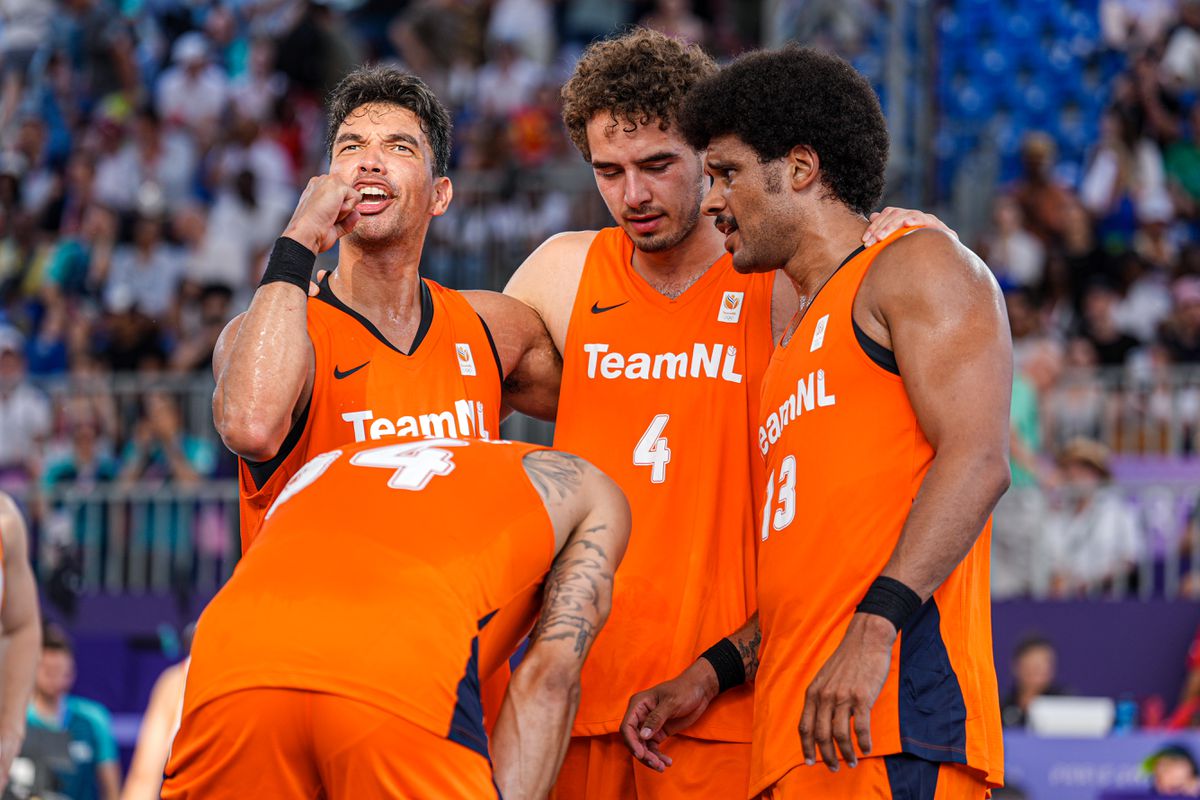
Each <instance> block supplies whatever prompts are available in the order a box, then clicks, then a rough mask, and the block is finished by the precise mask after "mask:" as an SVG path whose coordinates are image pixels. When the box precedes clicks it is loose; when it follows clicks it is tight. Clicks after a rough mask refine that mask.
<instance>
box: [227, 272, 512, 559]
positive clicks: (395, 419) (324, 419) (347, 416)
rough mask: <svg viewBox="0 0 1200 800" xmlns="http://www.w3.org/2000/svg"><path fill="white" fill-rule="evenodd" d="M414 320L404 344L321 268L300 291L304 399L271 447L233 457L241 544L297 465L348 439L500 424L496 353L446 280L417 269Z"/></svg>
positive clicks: (459, 434) (475, 432)
mask: <svg viewBox="0 0 1200 800" xmlns="http://www.w3.org/2000/svg"><path fill="white" fill-rule="evenodd" d="M422 285H423V288H422V297H421V301H422V302H421V320H422V324H421V330H423V331H424V336H423V337H422V336H421V334H420V333H418V339H417V340H416V347H415V348H414V350H413V352H412V353H411V354H405V353H402V352H401V351H399V350H397V349H396V348H395V347H393V346H392V345H391V343H389V342H388V341H387V340H386V339H385V338H384V337H383V334H381V333H380V332H379V330H378V329H377V328H376V327H375V326H374V325H372V324H371V322H370V321H369V320H367V319H366V318H365V317H363V316H362V315H361V314H359V313H357V312H356V311H354V310H353V309H351V308H349V307H348V306H346V305H345V304H344V303H342V302H341V300H339V299H338V298H337V297H336V296H335V295H334V294H333V292H332V291H331V290H330V288H329V278H328V276H326V278H325V280H324V281H322V283H321V287H320V288H321V291H320V294H318V295H317V296H316V297H314V298H309V301H308V336H309V339H311V340H312V344H313V353H314V357H315V360H316V367H315V369H316V372H315V377H314V379H313V387H312V399H311V401H310V402H309V406H308V408H307V409H305V410H304V413H303V414H302V415H301V417H300V418H299V419H298V420H297V421H296V424H295V425H294V426H293V428H292V430H291V432H290V433H289V434H288V437H287V440H286V441H285V442H284V444H283V446H282V448H281V449H280V452H279V455H277V456H276V457H275V458H274V459H272V460H271V461H269V462H266V463H264V464H250V463H248V462H246V461H245V460H244V459H239V461H238V484H239V489H240V493H241V517H242V552H243V553H244V552H245V551H246V549H247V548H248V547H249V546H250V543H251V542H252V541H253V540H254V537H255V535H256V534H257V533H258V528H259V526H260V525H261V524H262V517H263V514H265V513H266V510H267V508H269V507H270V505H271V503H272V502H273V501H274V500H275V498H276V497H277V496H278V494H279V492H280V490H281V489H282V488H283V486H284V484H286V483H287V481H288V479H289V478H291V476H292V475H293V474H294V473H295V471H296V470H297V469H299V467H300V466H301V465H302V464H304V463H305V462H307V461H308V460H309V459H310V458H312V457H313V456H315V455H317V454H318V453H323V452H325V451H327V450H331V449H333V448H335V447H340V446H341V445H344V444H347V443H349V442H365V441H377V440H385V439H392V438H393V437H418V436H445V437H449V438H468V437H474V438H481V439H488V438H492V437H495V436H497V435H498V434H499V431H500V382H501V380H502V375H501V370H500V359H499V356H497V354H496V349H495V346H494V344H493V343H492V337H491V333H490V332H489V331H488V330H487V327H486V326H485V325H484V323H483V320H482V319H481V318H480V316H479V315H478V314H477V313H476V312H475V309H473V308H472V307H471V305H470V303H468V302H467V301H466V299H465V298H464V297H463V296H462V295H460V294H459V293H458V292H455V291H453V290H451V289H446V288H443V287H441V286H439V285H438V284H436V283H434V282H433V281H431V280H427V279H422Z"/></svg>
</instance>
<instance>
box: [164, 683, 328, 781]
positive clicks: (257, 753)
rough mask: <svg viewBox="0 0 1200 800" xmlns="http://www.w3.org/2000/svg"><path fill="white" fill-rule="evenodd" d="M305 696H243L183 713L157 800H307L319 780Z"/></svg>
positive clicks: (250, 692)
mask: <svg viewBox="0 0 1200 800" xmlns="http://www.w3.org/2000/svg"><path fill="white" fill-rule="evenodd" d="M308 699H309V694H308V693H307V692H297V691H290V690H286V689H247V690H245V691H241V692H234V693H233V694H229V695H226V696H224V697H219V698H217V699H216V700H212V701H211V702H208V703H206V704H204V705H203V706H201V707H200V708H197V709H193V710H189V711H188V712H187V713H186V714H185V715H184V717H183V719H182V721H181V722H180V725H179V732H178V733H176V734H175V741H174V743H173V744H172V745H171V755H170V758H169V759H168V760H167V767H166V770H165V771H164V776H165V778H164V781H163V788H162V797H163V798H164V800H235V798H246V797H271V798H279V800H312V799H313V798H317V797H319V796H320V793H321V782H320V776H319V775H318V774H317V770H316V766H315V764H314V762H313V754H312V748H311V742H310V740H309V738H308V731H309V727H308Z"/></svg>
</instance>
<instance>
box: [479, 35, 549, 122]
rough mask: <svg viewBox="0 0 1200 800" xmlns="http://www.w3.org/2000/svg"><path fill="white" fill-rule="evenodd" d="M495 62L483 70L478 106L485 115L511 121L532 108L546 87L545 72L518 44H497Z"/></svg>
mask: <svg viewBox="0 0 1200 800" xmlns="http://www.w3.org/2000/svg"><path fill="white" fill-rule="evenodd" d="M490 49H491V51H492V57H491V59H490V60H489V61H488V62H487V63H486V64H484V65H483V67H482V68H481V69H480V70H479V81H478V83H477V85H476V92H477V95H476V98H475V103H476V105H477V107H478V108H480V109H481V110H482V111H483V113H485V114H490V115H493V116H497V117H501V118H507V117H508V116H510V115H511V114H513V113H515V112H516V111H517V110H519V109H520V108H522V107H524V106H526V105H529V103H530V102H531V101H532V100H533V97H534V94H535V93H536V92H537V89H538V86H540V85H541V83H542V68H541V67H540V66H539V65H538V64H537V62H535V61H533V60H532V59H530V58H528V57H527V56H525V54H523V53H522V52H521V50H520V48H519V47H517V44H516V42H512V41H505V40H496V41H494V42H493V43H492V44H491V47H490Z"/></svg>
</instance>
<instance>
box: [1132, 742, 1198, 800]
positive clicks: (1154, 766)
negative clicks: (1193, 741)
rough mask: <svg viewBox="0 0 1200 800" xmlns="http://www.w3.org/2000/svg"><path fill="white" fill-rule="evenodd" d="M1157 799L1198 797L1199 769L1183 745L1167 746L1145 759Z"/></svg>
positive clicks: (1192, 756) (1190, 753) (1194, 758)
mask: <svg viewBox="0 0 1200 800" xmlns="http://www.w3.org/2000/svg"><path fill="white" fill-rule="evenodd" d="M1144 766H1145V768H1147V769H1149V770H1150V775H1151V779H1152V780H1153V782H1154V792H1155V794H1156V795H1157V796H1159V797H1200V767H1198V766H1197V765H1196V757H1195V756H1194V755H1192V751H1191V750H1189V749H1188V748H1187V746H1186V745H1183V744H1169V745H1167V746H1165V747H1163V748H1161V749H1159V750H1158V751H1157V752H1156V753H1154V755H1152V756H1150V758H1148V759H1146V762H1145V764H1144Z"/></svg>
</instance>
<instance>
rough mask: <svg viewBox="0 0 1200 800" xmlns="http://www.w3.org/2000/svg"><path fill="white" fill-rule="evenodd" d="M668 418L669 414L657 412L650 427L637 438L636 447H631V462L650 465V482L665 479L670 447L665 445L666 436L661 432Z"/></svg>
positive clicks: (645, 465) (669, 458)
mask: <svg viewBox="0 0 1200 800" xmlns="http://www.w3.org/2000/svg"><path fill="white" fill-rule="evenodd" d="M670 419H671V415H670V414H659V415H658V416H656V417H655V418H654V419H652V420H651V421H650V427H649V428H646V432H645V433H643V434H642V438H641V439H638V443H637V447H635V448H633V463H634V464H635V465H637V466H639V467H650V482H651V483H662V482H663V481H665V480H666V479H667V464H669V463H670V461H671V448H670V447H668V446H667V437H665V436H663V435H662V432H663V429H664V428H666V427H667V422H668V421H670Z"/></svg>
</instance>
